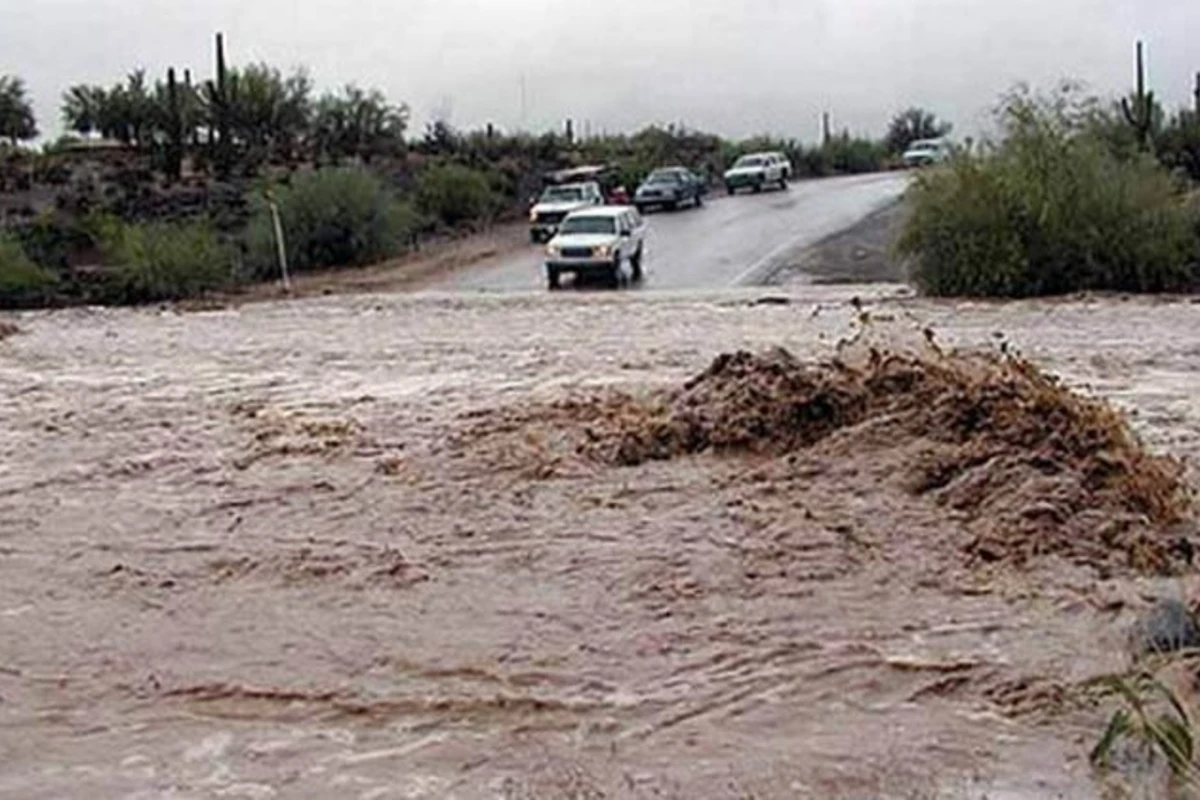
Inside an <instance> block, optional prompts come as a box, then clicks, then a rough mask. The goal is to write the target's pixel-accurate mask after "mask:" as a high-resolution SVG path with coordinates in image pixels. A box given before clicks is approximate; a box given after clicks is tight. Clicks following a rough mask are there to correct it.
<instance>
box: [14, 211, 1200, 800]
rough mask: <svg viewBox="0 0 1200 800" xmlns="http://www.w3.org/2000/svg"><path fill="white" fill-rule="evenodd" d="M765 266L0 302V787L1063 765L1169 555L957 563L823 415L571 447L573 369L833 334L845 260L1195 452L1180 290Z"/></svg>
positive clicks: (454, 785)
mask: <svg viewBox="0 0 1200 800" xmlns="http://www.w3.org/2000/svg"><path fill="white" fill-rule="evenodd" d="M741 200H742V198H739V199H738V201H737V202H739V203H740V202H741ZM759 200H760V198H753V199H750V202H756V201H759ZM761 200H762V201H763V202H769V201H770V200H769V198H766V197H764V198H761ZM718 205H720V204H714V208H713V210H714V211H715V210H716V207H717V206H718ZM730 205H732V202H731V203H730ZM688 213H689V212H683V213H682V214H680V215H679V219H684V218H685V217H684V214H688ZM705 213H708V212H705ZM699 218H700V217H699V215H697V217H696V219H699ZM657 219H659V218H656V220H657ZM671 219H672V220H674V219H676V217H671ZM789 291H793V292H794V293H793V294H792V295H791V302H790V303H789V304H786V305H783V304H777V303H773V304H770V305H758V304H756V303H755V300H756V299H757V297H758V295H757V294H756V293H754V292H753V291H747V290H740V291H728V292H718V293H705V294H697V293H674V292H654V293H636V292H635V293H624V294H612V295H598V296H597V295H590V296H589V295H582V294H580V295H572V294H570V293H567V294H564V295H557V296H553V297H551V296H549V295H547V294H544V293H541V292H537V293H530V294H517V293H514V294H504V295H490V294H489V295H483V296H464V295H438V294H425V295H409V296H400V295H395V296H382V295H376V296H371V295H359V296H342V297H331V298H325V299H316V300H305V301H295V302H285V303H266V304H258V305H248V306H245V307H242V308H230V309H226V310H219V311H212V312H204V313H194V314H177V313H174V312H170V311H163V312H159V311H153V310H136V311H134V310H86V309H81V310H71V311H65V312H58V313H36V314H24V315H7V316H5V320H6V321H9V322H12V323H15V324H16V326H17V327H18V328H19V329H20V331H19V332H18V333H16V334H14V335H12V336H9V337H8V338H6V339H4V340H3V341H0V423H2V424H0V453H2V454H3V458H2V460H0V764H2V765H3V766H2V767H0V796H3V797H20V798H59V797H70V796H78V795H79V794H80V793H81V792H85V793H86V794H87V795H88V796H92V797H97V798H109V797H113V798H158V797H175V798H202V797H203V798H207V797H245V798H270V797H281V798H282V797H289V798H290V797H314V798H317V797H351V798H363V799H364V800H367V799H369V798H472V799H473V798H601V797H609V798H696V797H705V798H745V797H758V798H785V797H787V798H791V797H829V798H843V797H844V798H864V797H865V798H870V797H905V798H924V797H946V798H959V797H963V798H981V797H984V796H987V797H991V798H997V797H1002V798H1044V797H1066V798H1075V797H1078V798H1090V797H1094V796H1096V794H1097V790H1096V788H1095V786H1094V784H1093V783H1092V778H1091V774H1090V771H1089V769H1088V767H1087V764H1086V754H1087V751H1088V749H1089V748H1090V747H1091V746H1092V744H1094V741H1095V737H1096V736H1097V735H1098V734H1099V731H1100V730H1101V729H1102V728H1103V725H1104V722H1105V716H1104V715H1103V714H1102V713H1101V711H1099V710H1097V709H1095V708H1091V707H1088V706H1086V705H1079V704H1077V703H1076V702H1075V699H1076V697H1075V694H1074V687H1076V686H1077V685H1078V683H1079V682H1081V681H1083V680H1085V679H1087V678H1089V677H1092V676H1094V675H1096V674H1098V673H1100V672H1103V671H1106V670H1111V669H1117V668H1120V667H1121V666H1123V664H1124V663H1125V661H1126V656H1125V654H1124V652H1125V651H1124V645H1123V643H1124V641H1125V639H1124V637H1125V632H1126V630H1127V629H1128V627H1129V624H1130V622H1131V621H1132V619H1133V617H1134V616H1135V615H1136V614H1137V613H1138V612H1140V611H1141V610H1142V609H1144V608H1145V606H1146V605H1147V600H1146V597H1147V596H1149V595H1152V594H1154V593H1157V592H1160V591H1181V592H1185V593H1195V592H1196V591H1197V590H1198V589H1200V586H1197V585H1195V582H1194V580H1193V579H1191V578H1187V579H1181V580H1180V581H1172V582H1170V583H1164V582H1163V581H1161V580H1160V579H1154V578H1147V577H1138V576H1135V575H1132V574H1130V573H1128V572H1126V571H1122V570H1114V571H1112V572H1110V573H1109V574H1106V575H1105V574H1100V573H1097V572H1096V571H1094V570H1091V569H1088V568H1086V567H1084V566H1081V565H1078V564H1074V563H1068V562H1065V561H1060V560H1056V559H1054V558H1046V559H1042V560H1037V561H1035V562H1033V563H1030V564H1029V565H1027V566H1025V567H1022V568H1020V569H1016V568H1007V567H1006V568H995V569H986V570H980V569H978V568H976V567H975V566H972V565H970V564H968V563H966V562H965V561H964V560H963V558H962V557H961V552H960V548H959V546H958V545H959V543H961V541H962V538H963V536H964V535H965V534H964V526H965V522H964V521H963V520H962V519H961V517H960V515H959V514H958V513H957V512H955V511H954V510H953V509H950V508H947V507H945V506H942V505H939V504H938V503H935V502H934V501H933V500H931V499H928V498H922V497H916V496H913V495H912V494H911V493H907V492H905V491H903V490H902V487H900V486H899V485H898V484H897V483H896V480H897V478H896V470H895V467H896V463H895V461H894V460H890V459H892V456H890V455H888V453H889V452H890V451H888V450H887V449H879V448H876V449H874V450H868V451H864V452H863V453H861V454H856V453H854V452H848V451H846V450H845V449H844V448H842V445H844V444H845V442H844V441H843V440H831V441H830V442H829V443H827V444H825V445H822V446H819V447H814V448H813V449H812V450H811V451H808V452H805V453H804V454H801V455H798V456H796V457H795V458H792V457H791V456H788V457H775V456H769V455H763V456H753V457H751V456H744V457H742V456H737V457H734V456H713V455H705V454H701V455H696V456H690V457H686V458H676V459H672V460H669V461H654V462H647V463H644V464H640V465H636V466H627V467H619V466H613V465H605V464H601V463H597V462H595V461H594V460H589V459H587V458H585V457H583V456H582V455H580V453H579V451H578V450H577V448H576V447H575V445H574V443H573V440H572V439H571V438H570V435H573V434H572V431H575V430H576V429H577V427H578V426H576V425H575V422H576V421H577V420H575V418H574V417H573V416H572V414H573V409H576V408H583V406H576V405H572V403H573V402H575V401H574V400H572V398H580V397H586V396H591V395H594V394H595V393H597V392H601V393H603V392H606V391H611V390H613V389H621V390H626V391H629V392H634V393H639V392H647V391H650V390H653V389H655V388H659V387H664V386H676V385H679V384H680V383H681V382H682V381H684V380H685V379H687V378H688V377H689V376H692V375H694V374H696V373H698V372H699V371H701V370H703V369H705V367H707V366H708V365H709V363H710V362H711V360H712V359H713V357H714V356H716V355H717V354H718V353H721V352H724V351H730V350H736V349H749V350H761V349H763V348H769V347H773V346H776V345H780V346H785V347H787V348H788V349H789V350H790V351H791V352H792V353H794V354H796V355H797V356H798V357H803V358H813V357H827V356H829V355H830V354H831V353H832V352H833V347H834V344H835V343H836V342H837V341H838V340H839V339H840V338H841V337H843V336H845V335H847V333H849V332H850V331H851V330H852V323H853V320H854V319H855V317H856V313H857V312H855V311H854V310H853V309H852V308H851V307H850V306H849V304H848V302H847V301H848V300H849V299H850V298H851V296H852V295H858V296H860V297H862V298H866V299H867V300H868V301H869V311H870V313H871V315H872V317H873V319H874V322H873V325H874V326H875V329H874V332H875V334H876V335H879V336H884V337H894V338H896V339H898V340H899V339H909V338H912V337H920V335H921V331H923V330H925V329H926V328H929V329H932V330H934V331H936V335H937V340H938V342H940V343H941V345H942V346H946V347H948V346H950V345H955V344H958V345H964V346H970V347H979V348H990V349H994V348H995V347H997V342H999V341H1001V339H1000V338H999V337H998V334H1001V335H1002V337H1003V341H1004V342H1005V343H1006V346H1007V347H1010V348H1014V349H1019V350H1020V351H1022V352H1023V353H1025V354H1026V355H1028V356H1030V357H1031V358H1032V359H1033V360H1034V361H1035V362H1036V363H1038V364H1039V365H1041V366H1042V367H1044V368H1045V369H1048V370H1050V371H1051V372H1054V373H1056V374H1059V375H1062V376H1064V377H1065V378H1066V379H1067V380H1068V381H1069V382H1070V383H1071V384H1072V385H1074V386H1079V387H1089V388H1090V389H1092V390H1094V391H1096V392H1098V393H1100V394H1101V395H1103V396H1105V397H1108V398H1111V399H1112V400H1113V401H1114V402H1116V403H1117V404H1118V405H1119V406H1121V407H1122V408H1125V409H1127V410H1129V411H1130V412H1131V413H1133V414H1134V417H1133V422H1134V425H1135V427H1136V429H1137V430H1138V431H1139V432H1140V433H1141V434H1142V435H1143V436H1144V437H1145V438H1146V440H1147V441H1148V442H1149V443H1150V444H1151V445H1153V446H1154V447H1156V448H1158V449H1160V450H1163V451H1166V452H1169V453H1173V454H1176V455H1179V456H1186V457H1189V458H1191V459H1195V458H1196V457H1198V456H1200V342H1197V341H1196V340H1195V339H1194V337H1192V338H1189V336H1188V335H1182V334H1183V332H1189V331H1195V330H1200V306H1197V305H1195V304H1192V303H1188V302H1186V301H1178V302H1164V301H1132V300H1130V301H1123V300H1119V299H1104V300H1084V301H1077V302H1055V303H1036V302H1029V303H1013V304H1006V305H998V304H970V303H960V304H949V303H934V302H927V301H920V300H914V299H911V298H907V297H900V296H894V297H890V299H882V300H878V301H876V300H872V299H871V297H872V296H884V297H886V296H890V295H893V294H895V292H896V288H895V287H886V286H885V287H876V288H875V289H870V290H866V289H861V288H860V289H853V288H843V289H836V290H835V289H828V288H822V287H802V288H797V289H794V290H789ZM868 292H870V293H873V294H872V295H869V294H868ZM772 294H773V295H777V294H778V290H772ZM543 407H546V408H554V409H556V411H555V413H556V414H558V415H559V416H557V417H554V416H546V417H540V416H539V415H538V414H539V412H538V411H537V410H538V409H541V408H543ZM864 441H868V443H869V440H868V439H864ZM839 448H842V449H839Z"/></svg>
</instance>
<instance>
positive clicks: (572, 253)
mask: <svg viewBox="0 0 1200 800" xmlns="http://www.w3.org/2000/svg"><path fill="white" fill-rule="evenodd" d="M562 256H563V258H591V257H592V248H590V247H564V248H563V249H562Z"/></svg>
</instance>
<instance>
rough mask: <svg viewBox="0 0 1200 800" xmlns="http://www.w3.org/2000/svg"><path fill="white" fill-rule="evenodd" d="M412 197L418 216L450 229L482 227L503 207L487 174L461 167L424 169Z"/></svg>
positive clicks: (449, 166)
mask: <svg viewBox="0 0 1200 800" xmlns="http://www.w3.org/2000/svg"><path fill="white" fill-rule="evenodd" d="M416 197H417V207H418V208H419V209H420V210H421V212H422V213H424V214H425V215H426V216H427V217H429V218H430V219H431V220H434V221H436V222H440V223H441V224H443V225H445V226H447V227H450V228H456V227H459V226H460V225H463V224H465V223H485V224H486V223H488V222H490V221H491V220H492V218H493V217H494V216H495V214H496V213H497V212H498V211H499V210H500V208H501V206H502V205H503V201H502V200H501V199H500V197H499V196H498V195H497V194H496V193H495V192H493V191H492V188H491V186H490V185H489V183H488V178H487V175H485V174H484V173H483V172H480V171H478V170H473V169H471V168H470V167H464V166H462V165H461V164H440V165H437V166H432V167H429V168H428V169H426V170H425V171H424V172H422V173H421V174H420V175H419V176H418V177H417V185H416Z"/></svg>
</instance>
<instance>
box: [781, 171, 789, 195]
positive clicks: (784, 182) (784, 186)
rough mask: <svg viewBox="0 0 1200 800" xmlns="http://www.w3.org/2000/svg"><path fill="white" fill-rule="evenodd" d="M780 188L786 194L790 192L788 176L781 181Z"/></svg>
mask: <svg viewBox="0 0 1200 800" xmlns="http://www.w3.org/2000/svg"><path fill="white" fill-rule="evenodd" d="M779 188H780V189H782V190H784V191H785V192H786V191H787V190H788V176H787V175H784V176H783V177H782V178H780V179H779Z"/></svg>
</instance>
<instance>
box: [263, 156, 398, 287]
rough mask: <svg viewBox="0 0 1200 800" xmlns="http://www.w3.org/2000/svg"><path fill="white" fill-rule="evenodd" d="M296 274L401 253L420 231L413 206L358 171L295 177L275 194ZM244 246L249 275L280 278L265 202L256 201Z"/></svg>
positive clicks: (334, 170) (323, 171)
mask: <svg viewBox="0 0 1200 800" xmlns="http://www.w3.org/2000/svg"><path fill="white" fill-rule="evenodd" d="M272 194H273V198H274V200H275V202H276V204H277V207H278V209H279V217H280V223H281V226H282V228H283V232H284V241H285V242H286V243H287V255H288V264H289V267H290V269H292V270H295V271H297V272H303V271H306V270H314V269H323V268H329V267H349V266H362V265H365V264H370V263H373V262H376V261H381V260H383V259H386V258H390V257H392V256H394V255H396V254H397V253H399V252H401V251H402V250H403V249H404V247H405V246H407V245H408V243H409V242H411V241H412V239H413V237H414V236H415V235H416V234H417V231H418V230H419V228H420V225H421V221H420V218H419V217H418V215H417V213H416V211H415V209H414V208H413V205H412V203H411V202H408V201H404V200H400V199H398V198H397V197H396V195H395V194H394V193H393V192H392V191H391V190H390V189H389V188H388V187H387V186H386V185H385V184H384V182H383V180H382V179H380V178H379V177H378V176H376V175H374V174H372V173H370V172H368V171H367V170H365V169H362V168H359V167H338V168H332V167H331V168H326V169H321V170H316V171H313V172H308V173H302V174H298V175H296V176H294V177H293V178H292V179H291V181H290V182H289V183H288V184H287V185H283V186H280V187H278V189H277V190H275V191H273V192H272ZM254 209H255V210H254V215H253V217H252V218H251V220H250V224H249V225H248V226H247V228H246V232H245V235H244V245H245V251H246V264H247V268H248V274H247V275H246V277H248V278H254V279H266V278H270V277H277V276H278V275H279V260H278V249H277V242H276V239H275V228H274V221H273V219H272V217H271V213H270V207H269V205H268V203H267V201H266V199H265V198H261V197H260V198H256V201H255V203H254Z"/></svg>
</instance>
